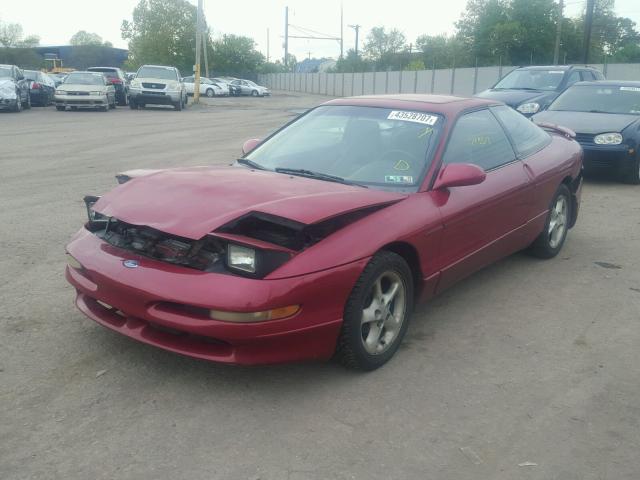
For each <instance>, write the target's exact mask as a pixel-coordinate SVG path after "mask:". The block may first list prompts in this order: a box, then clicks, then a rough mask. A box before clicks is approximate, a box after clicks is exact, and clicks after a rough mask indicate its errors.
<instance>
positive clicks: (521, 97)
mask: <svg viewBox="0 0 640 480" xmlns="http://www.w3.org/2000/svg"><path fill="white" fill-rule="evenodd" d="M557 96H558V93H557V92H543V91H541V90H516V89H513V90H512V89H508V90H494V89H489V90H485V91H484V92H480V93H479V94H477V95H476V97H480V98H486V99H489V100H497V101H499V102H504V103H506V104H507V105H509V106H511V107H513V108H515V107H517V106H518V105H520V104H522V103H526V102H533V101H535V102H537V103H539V104H540V107H544V106H545V105H547V104H549V103H551V101H552V100H553V99H554V98H556V97H557Z"/></svg>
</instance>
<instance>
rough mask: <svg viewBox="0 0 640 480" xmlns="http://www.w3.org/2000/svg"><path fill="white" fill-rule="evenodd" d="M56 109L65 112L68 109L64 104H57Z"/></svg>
mask: <svg viewBox="0 0 640 480" xmlns="http://www.w3.org/2000/svg"><path fill="white" fill-rule="evenodd" d="M56 110H57V111H59V112H64V111H65V110H66V108H65V107H63V106H60V105H56Z"/></svg>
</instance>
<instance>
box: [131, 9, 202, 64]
mask: <svg viewBox="0 0 640 480" xmlns="http://www.w3.org/2000/svg"><path fill="white" fill-rule="evenodd" d="M195 25H196V7H195V6H194V5H192V4H191V3H189V2H188V1H186V0H140V2H139V3H138V5H137V6H136V7H135V8H134V10H133V18H132V21H127V20H124V21H123V22H122V26H121V31H122V38H123V39H125V40H128V41H129V61H128V67H129V68H132V69H133V68H137V67H138V66H140V65H142V64H144V63H156V64H160V65H172V66H175V67H177V68H178V69H180V70H181V71H182V72H183V73H191V71H192V65H193V63H194V58H195V47H196V27H195Z"/></svg>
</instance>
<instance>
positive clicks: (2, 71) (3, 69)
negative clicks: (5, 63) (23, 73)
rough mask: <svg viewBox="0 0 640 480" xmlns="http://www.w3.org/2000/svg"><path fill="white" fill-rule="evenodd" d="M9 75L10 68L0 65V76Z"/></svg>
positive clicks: (7, 76)
mask: <svg viewBox="0 0 640 480" xmlns="http://www.w3.org/2000/svg"><path fill="white" fill-rule="evenodd" d="M9 77H11V69H10V68H7V67H0V78H9Z"/></svg>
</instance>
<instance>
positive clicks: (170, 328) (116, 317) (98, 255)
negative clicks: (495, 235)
mask: <svg viewBox="0 0 640 480" xmlns="http://www.w3.org/2000/svg"><path fill="white" fill-rule="evenodd" d="M67 250H68V252H69V253H70V254H71V255H72V256H73V257H74V258H75V259H77V260H78V261H79V262H80V263H81V264H82V265H83V268H82V269H80V270H78V269H75V268H73V267H70V266H67V269H66V278H67V280H68V281H69V283H71V284H72V285H73V286H74V287H75V289H76V291H77V297H76V305H77V306H78V308H79V309H80V310H81V311H82V312H83V313H84V314H85V315H87V316H88V317H89V318H91V319H93V320H94V321H96V322H98V323H99V324H101V325H103V326H105V327H107V328H109V329H111V330H115V331H117V332H119V333H121V334H123V335H126V336H128V337H131V338H133V339H135V340H138V341H141V342H144V343H147V344H151V345H154V346H157V347H160V348H163V349H165V350H169V351H172V352H176V353H180V354H183V355H188V356H191V357H196V358H201V359H206V360H212V361H217V362H223V363H234V364H243V365H250V364H263V363H281V362H291V361H300V360H327V359H329V358H330V357H331V356H332V355H333V353H334V351H335V346H336V340H337V337H338V334H339V332H340V328H341V325H342V315H343V310H344V305H345V303H346V300H347V298H348V296H349V294H350V292H351V289H352V288H353V285H354V284H355V282H356V280H357V278H358V276H359V275H360V273H361V272H362V270H363V269H364V266H365V265H366V262H367V261H368V259H363V260H360V261H357V262H354V263H351V264H348V265H343V266H340V267H335V268H331V269H328V270H324V271H321V272H316V273H311V274H308V275H303V276H299V277H292V278H286V279H280V280H256V279H250V278H244V277H239V276H235V275H225V274H215V273H205V272H201V271H198V270H193V269H188V268H185V267H179V266H176V265H171V264H167V263H164V262H159V261H157V260H153V259H150V258H147V257H142V256H138V255H136V254H134V253H132V252H128V251H125V250H122V249H119V248H116V247H113V246H111V245H109V244H107V243H105V242H103V241H102V240H100V239H99V238H98V237H96V236H95V235H93V234H92V233H90V232H88V231H86V230H85V229H82V230H81V231H80V232H78V233H77V234H76V236H75V237H74V238H73V239H72V241H71V242H70V243H69V245H68V246H67ZM125 259H136V260H138V262H139V267H138V268H134V269H127V268H124V266H123V261H124V260H125ZM100 302H101V303H100ZM177 304H180V305H188V306H195V307H199V308H207V309H216V310H224V311H239V312H251V311H263V310H269V309H272V308H277V307H283V306H286V305H293V304H296V305H298V304H299V305H301V306H302V307H301V309H300V311H299V312H298V313H296V314H295V315H294V316H292V317H289V318H285V319H281V320H271V321H265V322H256V323H232V322H222V321H217V320H211V319H209V318H207V317H204V316H200V315H199V314H197V313H189V311H188V310H185V309H184V308H179V307H178V306H177Z"/></svg>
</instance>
